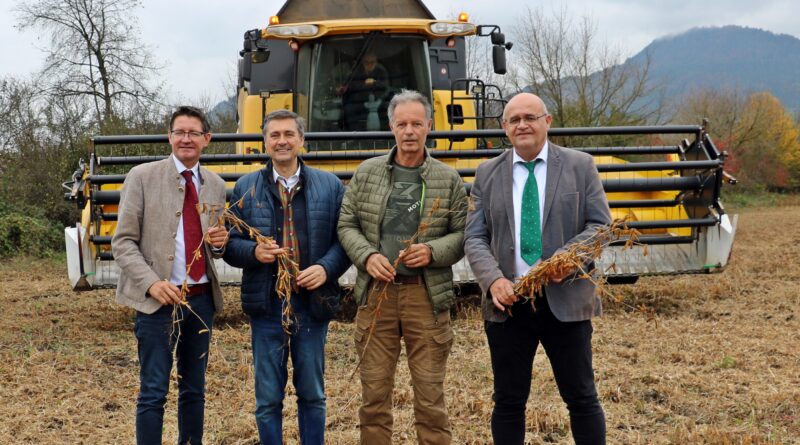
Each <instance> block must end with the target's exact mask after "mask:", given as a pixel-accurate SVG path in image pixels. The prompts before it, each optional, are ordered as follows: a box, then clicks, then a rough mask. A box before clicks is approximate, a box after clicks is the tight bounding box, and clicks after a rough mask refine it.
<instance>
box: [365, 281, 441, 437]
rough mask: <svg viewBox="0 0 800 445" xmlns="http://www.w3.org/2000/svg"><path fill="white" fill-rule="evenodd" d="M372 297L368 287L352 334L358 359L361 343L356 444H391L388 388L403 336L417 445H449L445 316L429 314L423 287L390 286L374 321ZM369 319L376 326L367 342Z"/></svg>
mask: <svg viewBox="0 0 800 445" xmlns="http://www.w3.org/2000/svg"><path fill="white" fill-rule="evenodd" d="M373 285H374V283H373ZM381 285H382V284H379V286H381ZM376 295H377V292H376V291H374V290H372V289H371V293H370V298H369V300H370V301H369V302H368V303H367V305H366V306H362V307H360V308H359V309H358V314H357V315H356V330H355V334H354V337H355V343H356V349H357V350H358V354H359V357H360V356H361V355H362V353H363V351H364V346H365V344H366V353H365V354H364V360H363V361H362V362H361V369H360V373H361V397H362V405H361V408H360V409H359V411H358V418H359V426H360V428H361V443H362V444H363V445H367V444H368V445H382V444H386V445H389V444H391V443H392V422H393V417H392V390H393V388H394V375H395V369H396V368H397V359H398V357H399V356H400V338H401V337H402V338H403V339H404V341H405V344H406V355H407V356H408V369H409V371H410V373H411V384H412V386H413V389H414V427H415V428H416V430H417V440H418V442H419V443H420V444H431V445H434V444H435V445H446V444H449V443H450V440H451V432H450V421H449V419H448V417H447V408H446V407H445V403H444V377H445V371H446V366H447V356H448V355H449V354H450V348H451V347H452V345H453V331H452V329H451V328H450V313H449V312H447V311H444V312H443V313H440V314H437V315H436V316H434V314H433V307H432V305H431V301H430V298H428V293H427V291H426V288H425V286H424V285H421V284H390V285H389V286H388V288H387V292H386V299H385V300H383V302H381V305H380V311H379V314H378V316H377V317H375V316H374V314H375V306H376V304H377V300H378V298H377V297H376ZM373 320H375V328H374V331H373V332H372V335H371V338H370V333H369V332H370V325H371V324H372V322H373ZM368 338H369V343H368V344H367V339H368Z"/></svg>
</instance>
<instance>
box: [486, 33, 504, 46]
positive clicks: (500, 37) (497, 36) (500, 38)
mask: <svg viewBox="0 0 800 445" xmlns="http://www.w3.org/2000/svg"><path fill="white" fill-rule="evenodd" d="M489 36H490V37H491V38H492V45H504V44H505V43H506V35H505V34H503V33H502V32H500V31H494V32H493V33H491V34H489Z"/></svg>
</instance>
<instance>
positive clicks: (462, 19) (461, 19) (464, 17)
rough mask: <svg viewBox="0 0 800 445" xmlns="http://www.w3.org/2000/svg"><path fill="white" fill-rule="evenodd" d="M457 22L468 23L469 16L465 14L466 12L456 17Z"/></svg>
mask: <svg viewBox="0 0 800 445" xmlns="http://www.w3.org/2000/svg"><path fill="white" fill-rule="evenodd" d="M458 21H459V22H468V21H469V14H467V13H466V12H462V13H461V14H459V15H458Z"/></svg>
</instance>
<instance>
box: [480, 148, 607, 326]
mask: <svg viewBox="0 0 800 445" xmlns="http://www.w3.org/2000/svg"><path fill="white" fill-rule="evenodd" d="M513 159H514V158H513V152H512V150H507V151H506V152H505V153H503V154H501V155H500V156H497V157H496V158H494V159H491V160H489V161H486V162H484V163H483V164H481V165H480V166H479V167H478V171H477V173H476V174H475V182H474V184H473V185H472V191H471V195H472V204H473V205H472V206H471V209H470V212H469V214H468V216H467V228H466V231H465V234H464V235H465V242H464V250H465V252H466V255H467V259H468V261H469V264H470V266H471V267H472V271H473V272H474V273H475V276H476V277H477V280H478V284H479V285H480V287H481V290H482V291H483V297H484V298H483V299H482V303H481V309H482V311H483V318H484V319H485V320H488V321H494V322H502V321H505V320H506V318H507V317H508V316H507V315H506V314H505V313H503V312H500V311H499V310H497V308H496V307H495V306H494V304H493V303H492V297H491V295H489V287H490V286H491V285H492V283H494V281H495V280H497V279H498V278H501V277H505V278H508V279H509V280H513V277H514V209H513V205H512V202H511V197H512V178H513V174H512V168H513V165H512V164H513ZM542 221H543V224H542V258H544V259H547V258H550V257H551V256H553V254H555V253H557V252H558V251H559V250H563V249H564V248H565V246H567V245H569V244H572V243H577V242H581V241H582V240H585V239H586V238H588V237H590V236H592V235H593V234H594V233H595V232H596V231H597V229H598V228H599V227H602V226H603V225H605V224H609V223H610V222H611V212H610V211H609V208H608V200H607V199H606V195H605V192H604V191H603V185H602V183H601V182H600V175H599V174H598V173H597V168H596V167H595V165H594V162H593V160H592V157H591V156H590V155H588V154H585V153H581V152H579V151H575V150H570V149H568V148H563V147H559V146H557V145H554V144H553V143H550V148H549V153H548V160H547V183H546V185H545V198H544V217H543V220H542ZM545 293H546V294H547V302H548V303H549V305H550V309H551V310H552V311H553V314H554V315H555V316H556V318H558V319H559V320H561V321H580V320H588V319H590V318H592V317H593V316H597V315H600V314H601V311H602V309H601V305H600V297H599V296H597V295H596V294H595V286H594V284H593V283H592V282H591V281H589V280H569V279H567V280H565V281H564V282H563V283H561V284H549V285H546V286H545Z"/></svg>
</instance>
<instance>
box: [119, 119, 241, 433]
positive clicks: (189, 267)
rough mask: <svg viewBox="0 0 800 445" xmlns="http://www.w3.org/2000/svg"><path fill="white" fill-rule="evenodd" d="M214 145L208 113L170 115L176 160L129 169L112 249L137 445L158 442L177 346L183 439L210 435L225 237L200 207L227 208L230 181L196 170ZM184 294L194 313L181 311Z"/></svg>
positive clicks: (179, 414) (170, 133)
mask: <svg viewBox="0 0 800 445" xmlns="http://www.w3.org/2000/svg"><path fill="white" fill-rule="evenodd" d="M210 140H211V133H210V132H209V126H208V122H207V121H206V118H205V115H204V114H203V112H202V111H200V110H199V109H197V108H194V107H186V106H183V107H179V108H178V109H177V110H176V111H175V112H174V113H173V114H172V118H171V119H170V130H169V143H170V145H171V146H172V155H171V156H170V157H169V158H167V159H164V160H161V161H156V162H150V163H147V164H142V165H139V166H136V167H134V168H132V169H131V171H130V172H129V173H128V175H127V177H126V178H125V183H124V185H123V188H122V193H121V196H120V204H119V215H118V221H117V230H116V232H115V233H114V237H113V238H112V240H111V248H112V251H113V253H114V259H115V261H116V262H117V265H118V266H119V268H120V276H119V283H118V284H117V297H116V299H117V303H119V304H122V305H125V306H129V307H131V308H133V309H135V310H136V324H135V328H134V332H135V334H136V339H137V341H138V352H139V363H140V371H139V379H140V391H139V398H138V400H137V404H136V442H137V443H138V444H140V445H141V444H154V443H159V444H160V443H161V430H162V425H163V418H164V404H165V403H166V400H167V392H168V391H169V376H170V372H171V370H172V357H173V350H174V351H175V353H174V354H175V356H176V357H177V367H178V376H179V379H178V443H181V444H185V443H190V444H200V443H202V439H203V415H204V407H205V371H206V365H207V363H208V345H209V340H210V336H211V327H212V321H213V315H214V312H220V311H221V310H222V291H221V290H220V287H219V280H217V275H216V271H215V269H214V263H213V261H212V258H213V257H214V256H220V255H221V252H220V251H219V250H218V249H221V248H222V247H224V244H225V240H226V238H227V231H226V230H225V228H224V227H213V228H209V226H210V225H212V224H213V222H214V221H213V220H212V219H211V218H212V217H211V214H210V213H207V212H206V213H204V214H201V213H200V212H198V209H197V204H198V203H201V204H208V205H209V206H215V207H216V208H218V209H222V208H224V206H225V182H224V181H223V180H222V179H221V178H220V177H219V176H218V175H217V174H215V173H213V172H211V171H209V170H208V169H206V168H204V167H200V164H199V160H200V154H201V153H202V151H203V148H205V147H206V146H207V145H208V143H209V142H210ZM198 190H199V193H198ZM218 215H219V213H217V216H218ZM204 235H207V236H206V239H205V241H204V239H203V237H204ZM209 244H210V245H211V246H209ZM211 247H213V251H212V248H211ZM184 286H185V287H184ZM182 287H183V288H184V290H183V291H182V289H181V288H182ZM184 297H185V298H186V300H187V301H188V304H189V305H190V307H191V311H189V310H187V309H185V308H184V306H182V305H181V303H182V301H183V300H182V299H183V298H184ZM173 311H175V314H177V315H178V317H177V319H178V322H177V323H173V321H174V320H173ZM178 335H180V339H178ZM178 340H180V341H178Z"/></svg>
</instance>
